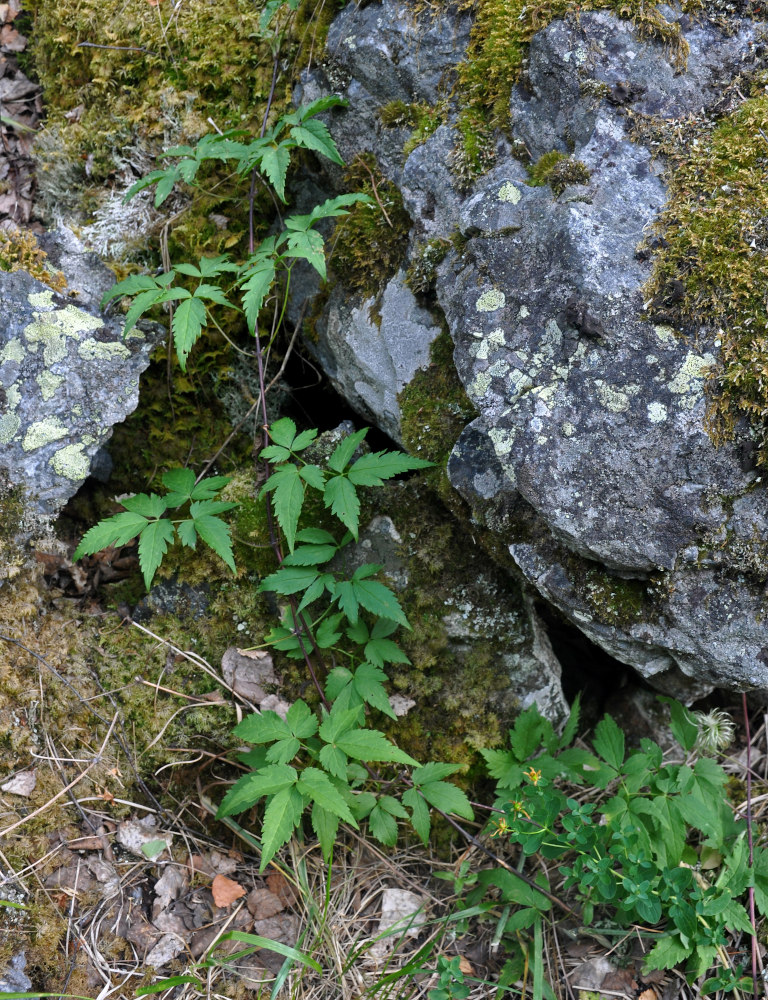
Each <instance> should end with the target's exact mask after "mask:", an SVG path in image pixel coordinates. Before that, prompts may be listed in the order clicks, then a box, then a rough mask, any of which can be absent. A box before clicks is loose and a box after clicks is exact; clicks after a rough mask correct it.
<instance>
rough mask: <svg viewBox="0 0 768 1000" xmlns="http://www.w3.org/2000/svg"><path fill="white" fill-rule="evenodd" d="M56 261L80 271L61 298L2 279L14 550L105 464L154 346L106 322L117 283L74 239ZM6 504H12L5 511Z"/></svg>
mask: <svg viewBox="0 0 768 1000" xmlns="http://www.w3.org/2000/svg"><path fill="white" fill-rule="evenodd" d="M46 247H47V248H48V249H50V251H51V253H50V256H51V259H55V260H56V262H57V263H59V264H60V265H62V266H64V267H66V263H67V261H68V260H70V261H72V262H74V260H75V258H76V260H77V270H75V269H74V267H73V269H72V271H70V273H69V275H68V276H69V277H70V278H71V281H70V283H69V285H68V288H67V289H66V291H65V292H64V293H62V294H59V293H57V292H54V291H53V290H52V289H51V288H48V287H47V286H46V285H44V284H41V283H40V282H39V281H36V280H35V279H34V278H32V277H30V275H28V274H27V273H25V272H23V271H16V272H13V273H7V272H1V273H0V305H1V306H2V312H3V324H2V327H1V328H0V510H2V506H3V503H4V502H5V503H8V499H7V498H8V497H9V496H11V495H16V494H18V491H19V490H20V491H21V493H22V507H23V512H22V514H21V515H20V516H19V514H18V508H17V507H16V506H14V511H15V512H16V513H15V515H9V516H15V518H16V521H17V525H16V526H14V527H15V528H16V531H15V538H14V540H15V542H16V544H17V545H19V544H23V543H24V542H25V541H27V540H28V539H29V538H31V537H36V536H38V535H41V534H44V532H45V528H46V525H47V524H48V523H49V522H50V520H51V519H52V518H53V517H55V515H56V514H57V513H58V512H59V511H60V510H61V508H62V507H63V506H64V504H65V503H66V502H67V500H69V498H70V497H72V496H73V495H74V494H75V492H76V491H77V489H78V488H79V487H80V486H81V485H82V483H83V482H84V480H85V478H86V477H87V476H88V475H89V474H90V472H91V469H92V466H93V465H94V463H96V464H98V462H99V461H100V460H101V455H102V454H103V453H102V452H101V449H102V447H103V445H104V444H105V442H106V441H107V440H108V439H109V437H110V436H111V434H112V428H113V426H114V425H115V424H117V423H119V422H120V421H122V420H124V419H125V417H126V416H127V415H128V414H129V413H131V412H132V411H133V410H134V409H135V408H136V405H137V403H138V399H139V375H140V374H141V372H143V371H144V369H145V368H146V367H147V365H148V364H149V355H150V352H151V350H152V347H153V346H154V340H153V339H152V338H151V337H148V336H146V335H145V334H143V333H141V332H139V331H138V330H135V331H133V332H132V333H131V334H129V336H128V338H126V339H125V340H123V339H122V328H123V321H122V317H121V316H119V315H117V316H114V317H110V318H106V317H104V316H103V315H102V314H101V313H100V312H99V309H98V305H97V304H96V303H97V302H98V299H99V298H100V296H101V293H102V292H103V291H104V290H105V289H106V288H108V287H109V286H110V285H111V284H112V283H113V277H112V276H111V274H110V272H109V271H108V270H107V268H106V267H105V266H104V265H103V264H101V263H100V262H99V261H98V259H97V258H96V256H95V255H94V254H89V253H87V252H86V250H85V248H84V247H82V246H80V245H79V244H78V243H77V241H76V240H75V238H74V236H73V235H72V234H71V233H69V232H59V233H56V234H48V235H47V236H46ZM4 497H5V501H4Z"/></svg>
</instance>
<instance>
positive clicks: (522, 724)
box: [509, 705, 554, 762]
mask: <svg viewBox="0 0 768 1000" xmlns="http://www.w3.org/2000/svg"><path fill="white" fill-rule="evenodd" d="M550 735H551V736H554V733H553V730H552V726H551V724H550V723H549V722H548V721H547V720H546V719H543V718H542V717H541V715H540V714H539V710H538V709H537V708H536V706H535V705H531V707H530V708H527V709H526V710H525V711H524V712H521V713H520V715H518V717H517V719H515V724H514V726H513V727H512V729H510V731H509V742H510V745H511V747H512V750H513V752H514V754H515V757H517V759H518V760H519V761H520V762H522V761H525V760H527V759H528V758H529V757H530V756H531V755H532V754H533V753H535V752H536V751H537V750H539V749H540V748H541V747H542V745H544V744H545V742H546V738H547V736H550Z"/></svg>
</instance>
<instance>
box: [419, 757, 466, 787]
mask: <svg viewBox="0 0 768 1000" xmlns="http://www.w3.org/2000/svg"><path fill="white" fill-rule="evenodd" d="M460 770H461V764H440V763H437V762H435V761H430V762H429V763H427V764H423V765H422V766H421V767H417V768H415V769H414V770H413V772H412V773H411V778H412V780H413V783H414V785H416V786H417V787H418V786H419V785H424V784H426V783H427V782H429V781H442V780H443V778H448V777H449V776H450V775H452V774H455V773H456V772H457V771H460Z"/></svg>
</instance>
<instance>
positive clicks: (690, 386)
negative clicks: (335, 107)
mask: <svg viewBox="0 0 768 1000" xmlns="http://www.w3.org/2000/svg"><path fill="white" fill-rule="evenodd" d="M664 11H665V16H667V17H669V18H670V19H671V20H672V21H675V20H676V21H677V23H678V26H679V29H680V32H681V36H680V37H681V40H682V44H678V45H677V46H676V47H670V46H668V45H665V44H664V43H663V42H662V41H659V40H656V39H654V38H653V37H649V36H648V33H647V32H640V31H639V30H637V29H636V28H635V27H634V26H633V24H632V23H631V22H629V21H625V20H621V19H619V18H618V17H616V16H614V15H613V14H611V13H609V12H606V11H600V12H588V11H582V12H581V13H580V14H579V16H578V17H576V16H574V17H573V18H570V19H566V20H561V21H556V22H554V23H552V24H551V25H549V26H548V27H547V28H545V29H544V30H542V31H541V32H539V33H538V34H537V35H536V36H535V37H534V38H533V40H532V43H531V46H530V53H529V60H528V66H527V73H526V80H525V86H524V88H523V87H522V86H518V87H517V88H516V89H515V90H514V93H513V97H512V103H511V109H510V110H511V117H510V121H511V132H512V142H510V141H508V140H507V139H502V138H499V140H498V144H497V150H496V165H495V166H494V168H493V169H492V170H491V171H490V172H489V173H487V174H485V175H484V176H483V177H480V178H479V179H477V180H476V181H475V183H474V184H473V185H472V186H471V187H470V189H469V190H468V191H467V190H466V189H465V183H461V184H460V183H459V182H458V181H456V180H455V179H454V178H453V177H452V174H451V170H450V162H451V156H450V154H451V150H452V149H453V148H455V147H456V146H457V145H458V143H459V135H458V132H457V130H456V129H455V128H454V127H453V124H454V123H455V121H456V118H455V114H454V116H453V117H451V116H450V115H449V117H448V121H447V124H446V125H444V126H443V127H441V128H439V129H438V130H437V131H436V132H435V133H434V134H433V135H432V136H431V137H430V138H429V139H428V140H427V142H426V143H424V144H423V145H421V146H419V147H417V148H416V149H415V150H414V151H413V152H411V153H410V155H409V156H408V157H407V158H406V159H405V162H404V163H403V162H397V159H396V157H394V156H393V153H392V149H391V137H389V136H388V135H385V134H384V132H383V131H382V129H381V126H380V122H379V121H378V119H377V115H376V108H381V107H383V106H384V105H386V104H387V102H390V101H392V100H395V99H400V100H408V99H409V98H408V97H404V96H403V91H404V87H407V86H413V88H414V89H413V92H412V94H413V96H411V97H410V100H416V99H419V98H420V97H421V96H422V94H421V92H420V90H419V88H420V86H421V85H420V84H419V83H418V80H416V74H414V73H412V72H411V71H410V70H411V68H412V67H411V64H416V62H417V61H418V65H419V66H422V67H424V66H425V65H426V66H427V70H426V71H425V78H426V79H428V80H434V79H439V78H441V77H442V78H446V74H448V73H449V66H448V62H449V56H448V55H447V49H446V47H445V46H443V47H440V46H437V47H435V50H434V51H435V55H434V58H435V63H434V64H432V63H429V62H427V63H426V64H425V58H429V57H430V53H431V50H430V47H429V46H426V47H425V46H424V45H423V44H422V39H423V38H424V37H426V35H427V33H428V32H429V31H434V30H436V29H434V28H432V27H431V25H432V23H433V22H432V21H431V20H428V26H427V27H426V28H424V27H423V28H418V27H417V28H416V29H414V30H411V31H410V32H409V33H408V34H407V37H408V38H409V39H412V44H410V45H409V46H408V47H407V48H404V43H403V36H400V37H399V41H398V43H397V45H395V43H394V42H393V41H392V36H393V33H394V34H398V32H399V31H400V28H399V27H398V26H399V25H400V23H401V21H402V19H403V16H404V15H403V11H402V6H401V5H400V4H397V3H395V2H390V0H384V2H383V3H381V4H372V5H369V6H367V7H365V8H364V9H363V10H359V9H358V8H354V7H349V8H347V10H346V11H345V12H344V13H343V14H342V15H340V17H339V19H338V20H337V22H336V24H335V26H334V29H333V30H332V32H331V35H330V36H329V38H330V39H331V41H332V45H333V48H332V49H331V55H332V57H333V64H334V65H335V66H336V68H337V70H338V69H339V67H341V70H343V73H341V72H338V73H337V76H336V86H337V89H338V88H339V87H340V86H341V84H343V86H342V87H341V92H342V93H343V94H344V96H346V97H347V98H348V99H349V102H350V105H349V107H348V109H347V110H346V111H342V112H336V113H335V114H334V116H333V118H332V120H331V127H332V129H333V130H334V134H335V135H336V136H337V137H338V139H339V141H340V145H341V148H342V152H343V153H344V154H345V155H346V156H347V158H350V156H351V155H352V154H353V153H354V150H355V148H356V147H357V148H365V149H368V150H373V151H374V152H376V153H377V155H379V163H380V165H381V168H382V170H383V171H384V173H385V174H386V175H387V176H388V177H389V178H390V179H391V180H394V181H395V182H396V183H397V184H398V185H399V186H400V190H401V192H402V195H403V199H404V202H405V205H406V207H407V209H408V211H409V212H410V214H411V217H412V220H413V229H412V234H411V251H412V254H413V252H414V247H415V246H416V245H417V243H421V245H422V246H423V244H424V241H426V240H434V239H435V238H441V239H443V240H446V241H447V240H449V239H452V240H453V244H454V246H456V245H457V244H458V245H460V247H461V249H450V250H449V251H448V253H447V255H446V256H445V259H444V260H443V262H442V264H440V266H439V267H438V269H437V280H436V294H437V299H438V302H439V305H440V307H441V308H442V311H443V314H444V317H445V319H446V320H447V324H448V328H449V330H450V333H451V336H452V338H453V341H454V344H455V363H456V368H457V371H458V373H459V376H460V379H461V381H462V383H463V384H464V386H465V388H466V391H467V393H468V394H469V396H470V398H471V400H472V402H473V403H474V405H475V407H476V409H477V412H478V418H477V419H476V420H475V421H474V422H473V423H472V424H471V425H470V427H468V428H467V429H466V430H465V432H464V435H462V438H461V440H460V441H459V442H458V443H457V445H456V448H455V449H454V454H453V456H452V459H451V461H450V463H449V475H450V478H451V480H452V482H453V483H454V485H455V487H456V488H457V489H458V490H459V491H460V492H461V493H462V495H463V496H464V497H465V499H466V500H467V501H468V502H469V503H470V505H471V506H472V508H473V510H474V512H475V516H476V517H477V518H478V519H479V520H481V521H483V522H484V523H485V524H486V525H487V527H488V528H489V529H490V530H493V531H496V532H499V533H501V535H502V537H503V538H504V541H505V542H506V543H507V545H508V547H509V551H510V553H511V555H512V556H513V558H514V560H515V562H516V564H517V566H518V567H519V569H520V571H521V572H522V574H523V575H524V577H525V578H526V579H527V580H528V581H529V582H530V584H532V585H533V586H534V587H535V588H536V589H537V590H538V591H539V592H540V593H541V594H542V595H543V596H544V597H545V598H546V599H547V600H548V601H550V602H551V603H552V604H554V605H556V606H557V607H558V608H559V609H560V610H561V612H562V613H563V614H564V615H565V616H566V618H567V619H569V620H570V621H571V622H573V623H574V624H575V625H576V626H577V627H578V628H580V629H581V630H582V631H583V632H585V633H586V634H587V636H589V638H590V639H592V640H593V641H594V642H596V643H598V644H599V645H600V646H602V647H603V648H604V649H606V650H607V651H608V652H609V653H611V654H612V655H613V656H615V657H617V658H618V659H620V660H622V661H623V662H625V663H628V664H630V665H632V666H634V667H636V668H637V669H638V670H639V671H640V672H641V673H643V674H644V675H645V676H646V677H648V678H649V679H651V681H652V682H653V683H654V684H656V685H657V686H658V687H659V688H661V689H666V690H670V689H671V690H673V691H674V692H675V693H677V694H681V695H684V696H686V695H687V696H688V697H692V696H694V695H695V694H698V693H701V692H702V691H703V690H706V689H707V688H708V687H711V686H712V685H722V686H733V687H738V688H743V687H768V641H767V640H766V639H765V629H764V615H765V593H764V591H765V581H766V579H767V578H768V546H767V545H766V542H767V537H766V536H767V532H768V503H767V502H766V497H765V492H764V488H763V487H762V485H761V477H760V476H759V475H758V473H757V472H756V471H755V470H754V469H750V468H749V462H748V461H744V456H745V454H746V455H748V454H749V453H750V450H751V449H750V447H749V443H748V441H746V439H744V440H741V441H736V442H735V443H734V444H732V445H728V446H724V447H720V448H717V447H715V446H714V444H713V443H712V441H711V439H710V436H709V434H708V433H707V424H706V409H707V401H706V398H705V382H706V377H707V373H708V371H709V370H710V368H711V366H712V365H713V363H714V362H715V361H716V359H717V357H718V350H719V346H720V342H719V340H718V335H717V331H716V329H712V328H710V327H708V326H706V325H704V326H702V328H701V329H699V330H695V331H692V335H689V336H682V335H680V333H679V331H676V330H675V329H673V328H672V327H671V326H670V325H669V324H668V323H667V322H665V321H663V320H660V319H658V318H657V319H655V320H654V319H653V318H652V317H651V316H650V315H649V314H648V313H647V312H646V311H645V310H646V303H644V296H643V291H642V290H643V286H644V284H645V283H646V282H647V281H648V279H649V278H650V276H651V273H652V267H653V259H652V255H651V254H649V253H648V252H639V251H638V246H639V244H640V243H641V241H642V240H643V238H644V237H645V236H647V235H648V233H649V229H650V226H651V225H652V224H653V222H654V220H656V219H657V218H658V215H659V212H660V211H661V209H662V207H663V206H664V204H665V201H666V199H667V195H668V192H667V188H666V185H665V179H664V171H665V163H664V162H663V160H662V158H660V157H659V156H658V155H656V154H655V152H654V149H652V148H651V147H650V145H649V144H647V143H648V140H646V139H644V138H643V134H644V133H642V132H641V131H639V130H634V132H633V122H637V121H639V120H641V119H642V118H643V117H646V118H647V117H650V118H655V119H663V120H666V121H667V123H669V122H674V121H679V122H680V123H681V124H682V123H683V122H686V121H689V120H690V119H692V118H693V117H694V116H695V115H700V114H702V113H706V112H707V110H708V109H712V108H714V107H715V106H716V105H717V104H718V102H720V101H721V100H722V98H723V93H724V91H725V90H726V88H727V87H728V86H729V85H730V83H731V82H732V81H734V80H736V78H737V77H738V76H739V75H740V74H748V73H749V72H751V71H753V70H755V69H758V68H760V65H759V60H760V59H761V58H762V55H761V53H762V48H761V46H759V45H757V44H756V43H757V41H759V39H758V37H757V29H756V26H755V25H754V24H753V23H752V22H751V21H748V20H738V19H734V18H731V20H730V21H729V22H728V24H727V25H725V24H724V23H723V24H722V25H720V26H718V24H715V23H714V22H710V21H707V20H701V21H696V20H693V19H691V18H689V17H687V16H683V15H681V14H680V13H679V12H677V13H675V11H674V10H673V9H671V8H666V7H665V8H664ZM721 21H723V22H724V18H721ZM725 28H727V30H725ZM440 30H441V31H442V32H443V33H444V34H446V35H447V36H450V37H452V38H453V40H454V41H453V49H452V52H451V55H450V58H453V59H455V60H458V59H459V58H460V57H461V54H462V52H463V50H464V47H465V45H466V39H467V31H466V23H465V21H463V20H458V21H456V22H455V24H454V23H453V22H452V21H451V18H450V17H449V16H446V17H444V18H442V19H441V28H440ZM686 48H687V50H688V51H687V58H686V59H685V60H684V61H683V59H682V57H683V55H685V50H686ZM425 53H426V55H425ZM395 57H396V58H395ZM387 60H389V61H390V62H391V63H392V65H391V66H390V67H389V69H388V70H387V71H385V70H384V69H383V68H381V67H380V69H379V70H377V72H376V73H375V74H374V73H372V71H371V66H372V65H373V64H374V62H376V65H378V64H379V63H381V64H382V67H383V66H384V64H386V63H387ZM412 80H414V81H415V82H412V83H409V81H412ZM339 81H341V84H340V83H339ZM324 87H325V88H326V89H329V88H330V83H329V80H328V77H327V75H326V77H323V74H322V73H316V74H315V75H314V77H312V78H311V79H309V80H308V81H307V84H306V92H307V93H308V94H309V95H310V96H315V95H316V94H317V93H319V92H322V90H323V88H324ZM358 109H360V116H359V117H357V116H358ZM454 110H455V109H454ZM355 129H356V130H357V131H356V132H355ZM377 136H380V137H382V138H381V141H379V142H378V144H377ZM385 140H386V141H385ZM521 149H523V150H527V152H528V154H529V155H530V160H531V162H532V163H534V164H535V163H537V162H540V163H541V162H544V161H541V157H542V156H545V155H549V157H550V160H551V163H552V164H553V165H554V166H555V167H556V172H555V173H552V172H551V171H550V183H549V184H543V185H542V186H531V185H530V183H529V180H530V174H529V171H528V169H526V167H525V166H523V164H522V163H521V162H520V161H519V160H518V159H516V158H515V157H514V156H513V155H512V151H513V150H514V151H515V153H516V154H518V155H519V151H520V150H521ZM552 154H555V155H552ZM557 154H559V162H558V155H557ZM555 177H556V178H557V183H555V182H554V178H555ZM457 233H458V235H459V240H456V239H455V237H456V235H457ZM381 318H382V322H381V324H380V328H379V332H380V336H381V339H382V341H384V342H387V340H388V335H389V329H390V328H389V326H388V324H387V323H385V322H384V317H383V316H382V317H381ZM353 326H354V324H347V326H346V328H347V329H351V328H352V327H353ZM342 334H343V331H342ZM337 335H338V331H337ZM339 381H341V380H339ZM369 391H370V392H372V393H373V392H374V390H373V389H371V390H369ZM376 391H377V392H378V393H379V395H380V396H381V397H383V396H384V395H385V394H386V392H387V391H389V392H390V393H396V388H395V383H394V382H393V381H392V380H391V376H390V381H389V383H388V385H387V386H383V385H382V386H379V387H378V389H377V390H376ZM387 429H389V428H387ZM390 433H391V430H390Z"/></svg>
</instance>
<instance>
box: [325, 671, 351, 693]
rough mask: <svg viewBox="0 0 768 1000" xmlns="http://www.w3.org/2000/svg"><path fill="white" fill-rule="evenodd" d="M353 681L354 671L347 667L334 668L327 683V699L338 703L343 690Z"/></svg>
mask: <svg viewBox="0 0 768 1000" xmlns="http://www.w3.org/2000/svg"><path fill="white" fill-rule="evenodd" d="M351 681H352V671H351V670H347V668H346V667H334V668H333V670H331V671H330V672H329V674H328V677H327V678H326V681H325V697H326V698H327V699H328V700H329V701H336V699H337V698H338V697H339V695H340V694H341V692H342V689H343V688H345V687H346V686H347V684H349V683H351Z"/></svg>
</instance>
